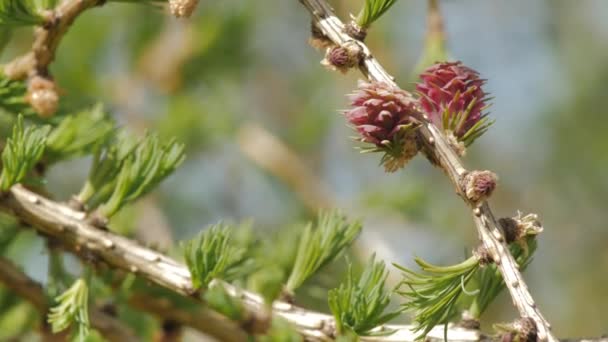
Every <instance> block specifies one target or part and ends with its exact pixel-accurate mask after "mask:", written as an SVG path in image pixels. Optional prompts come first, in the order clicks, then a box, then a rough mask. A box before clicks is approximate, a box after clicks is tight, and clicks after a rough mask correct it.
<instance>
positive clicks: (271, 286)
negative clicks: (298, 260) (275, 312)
mask: <svg viewBox="0 0 608 342" xmlns="http://www.w3.org/2000/svg"><path fill="white" fill-rule="evenodd" d="M284 281H285V272H283V270H281V268H280V267H277V266H273V265H266V266H264V267H262V268H260V269H259V270H258V271H257V272H255V273H253V274H252V275H251V276H249V277H248V279H247V288H248V289H249V290H251V291H253V292H255V293H257V294H259V295H260V296H262V298H264V301H265V303H266V304H268V305H270V304H272V302H273V301H274V300H275V299H276V298H277V297H279V295H280V294H281V291H282V290H283V282H284Z"/></svg>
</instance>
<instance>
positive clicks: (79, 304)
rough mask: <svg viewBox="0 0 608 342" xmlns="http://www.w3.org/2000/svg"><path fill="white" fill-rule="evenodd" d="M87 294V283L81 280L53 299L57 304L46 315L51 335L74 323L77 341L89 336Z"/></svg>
mask: <svg viewBox="0 0 608 342" xmlns="http://www.w3.org/2000/svg"><path fill="white" fill-rule="evenodd" d="M88 292H89V290H88V286H87V283H86V282H85V281H84V280H83V279H82V278H81V279H78V280H76V281H75V282H74V284H73V285H72V286H71V287H70V288H69V289H67V290H66V291H65V292H64V293H62V294H61V295H59V296H58V297H57V298H55V300H56V301H57V302H58V304H57V306H54V307H52V308H51V309H50V312H49V314H48V322H49V323H50V324H51V327H52V330H53V333H57V332H60V331H63V330H65V329H67V328H68V327H69V326H70V325H71V324H72V323H74V324H76V328H77V331H78V339H79V341H84V339H85V338H86V337H87V335H88V334H89V313H88V297H89V295H88Z"/></svg>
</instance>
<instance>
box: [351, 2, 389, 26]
mask: <svg viewBox="0 0 608 342" xmlns="http://www.w3.org/2000/svg"><path fill="white" fill-rule="evenodd" d="M396 2H397V0H365V4H364V5H363V9H361V12H359V15H358V16H357V25H359V26H360V27H361V28H363V29H367V28H369V26H370V25H371V24H372V23H373V22H375V21H376V20H378V19H379V18H380V17H381V16H382V15H383V14H384V13H386V12H387V11H388V10H389V9H390V8H391V7H392V6H393V5H394V4H395V3H396Z"/></svg>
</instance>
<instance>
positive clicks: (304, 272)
mask: <svg viewBox="0 0 608 342" xmlns="http://www.w3.org/2000/svg"><path fill="white" fill-rule="evenodd" d="M361 228H362V227H361V223H359V222H358V221H355V222H348V221H347V220H346V218H345V217H344V216H343V215H341V214H340V213H339V212H337V211H330V212H321V213H320V214H319V218H318V222H317V227H316V229H313V226H312V224H309V225H308V226H307V227H306V228H305V229H304V233H303V234H302V237H301V239H300V244H299V246H298V252H297V254H296V259H295V263H294V267H293V269H292V271H291V275H290V276H289V279H288V280H287V284H286V286H285V289H286V290H287V291H288V292H293V291H294V290H295V289H297V288H298V287H300V286H301V285H302V284H303V283H304V281H306V279H308V278H310V277H311V276H312V275H313V274H314V273H315V272H317V271H318V270H319V269H320V268H321V267H323V266H325V265H326V264H327V263H329V262H330V261H332V260H334V259H335V258H336V256H338V255H339V254H340V252H342V251H343V250H344V249H346V248H347V247H348V246H350V244H351V243H352V242H353V241H354V240H355V238H356V237H357V236H358V235H359V233H360V232H361Z"/></svg>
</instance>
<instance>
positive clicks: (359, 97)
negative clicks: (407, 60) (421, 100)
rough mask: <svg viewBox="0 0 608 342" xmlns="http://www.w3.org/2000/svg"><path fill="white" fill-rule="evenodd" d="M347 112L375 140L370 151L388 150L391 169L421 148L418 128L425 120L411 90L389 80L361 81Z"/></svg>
mask: <svg viewBox="0 0 608 342" xmlns="http://www.w3.org/2000/svg"><path fill="white" fill-rule="evenodd" d="M350 99H351V105H352V108H351V109H350V110H347V111H346V112H344V116H345V117H346V119H347V120H348V122H349V123H350V124H351V125H352V126H353V128H354V129H355V130H357V132H358V133H359V134H360V136H361V141H362V142H365V143H369V144H372V145H373V147H372V148H371V149H368V151H373V152H385V156H384V157H383V158H382V164H383V165H384V166H385V168H386V170H387V171H389V172H392V171H395V170H397V169H399V168H401V167H403V166H404V165H405V164H406V163H407V162H408V161H409V160H410V159H411V158H413V157H414V156H415V155H416V154H417V152H418V149H419V148H418V143H417V141H416V134H415V130H414V129H415V128H416V127H417V126H418V124H419V123H420V122H421V121H420V120H421V114H420V113H419V112H418V111H417V110H416V103H415V100H414V99H413V98H412V96H411V94H410V93H408V92H406V91H404V90H401V89H399V88H396V87H393V86H391V85H388V84H386V83H380V82H372V83H367V82H363V81H360V82H359V89H358V90H357V91H355V93H354V94H353V95H351V97H350Z"/></svg>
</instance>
